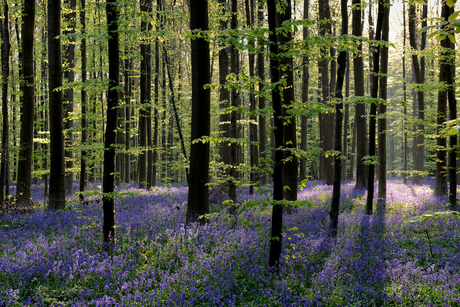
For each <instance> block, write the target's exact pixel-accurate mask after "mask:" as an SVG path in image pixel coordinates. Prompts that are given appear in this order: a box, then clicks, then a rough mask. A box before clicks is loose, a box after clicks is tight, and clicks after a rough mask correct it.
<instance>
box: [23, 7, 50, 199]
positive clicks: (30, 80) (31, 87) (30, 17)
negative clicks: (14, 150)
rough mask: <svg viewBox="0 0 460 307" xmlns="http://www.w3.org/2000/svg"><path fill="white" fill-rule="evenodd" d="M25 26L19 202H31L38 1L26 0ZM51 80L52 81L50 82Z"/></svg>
mask: <svg viewBox="0 0 460 307" xmlns="http://www.w3.org/2000/svg"><path fill="white" fill-rule="evenodd" d="M22 18H23V26H22V37H21V38H22V69H21V79H22V92H23V96H22V108H21V132H20V143H19V146H20V148H19V157H18V179H17V189H16V198H17V201H18V203H19V204H22V205H23V206H27V207H28V206H29V204H30V180H31V173H32V148H33V147H32V146H33V136H34V109H35V97H34V95H35V81H34V33H35V1H34V0H25V2H24V12H23V17H22ZM50 84H51V83H50Z"/></svg>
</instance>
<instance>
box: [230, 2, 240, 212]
mask: <svg viewBox="0 0 460 307" xmlns="http://www.w3.org/2000/svg"><path fill="white" fill-rule="evenodd" d="M231 12H232V19H231V25H230V27H231V29H232V30H233V29H237V28H238V0H232V1H231ZM239 62H240V61H239V52H238V49H237V47H236V45H235V44H231V45H230V71H231V73H232V74H234V75H236V76H237V75H238V74H239V70H240V69H239V68H240V67H239ZM239 98H240V97H239V92H238V90H237V89H236V88H232V90H231V92H230V99H231V106H232V111H231V113H230V138H231V139H232V140H233V141H232V143H231V144H230V181H229V189H228V198H229V199H230V200H232V201H233V203H234V204H236V182H235V181H236V180H237V176H238V172H237V166H238V163H239V161H238V147H239V146H238V145H237V144H236V142H235V141H236V139H237V138H238V137H239V135H238V124H237V112H236V108H238V106H239ZM229 212H230V213H231V214H235V213H236V207H235V206H231V207H230V208H229Z"/></svg>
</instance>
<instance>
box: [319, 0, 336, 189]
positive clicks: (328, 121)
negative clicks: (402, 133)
mask: <svg viewBox="0 0 460 307" xmlns="http://www.w3.org/2000/svg"><path fill="white" fill-rule="evenodd" d="M318 6H319V15H318V16H319V20H325V19H330V16H331V14H330V8H329V0H321V1H319V2H318ZM330 32H331V27H330V24H329V23H323V24H322V25H320V35H321V36H325V35H326V34H327V33H330ZM323 52H324V53H326V50H323ZM319 69H320V74H321V90H322V102H323V104H324V105H325V106H329V102H330V101H329V100H330V99H329V86H330V84H329V60H328V59H327V58H326V57H322V59H321V60H320V62H319ZM320 125H322V129H321V130H322V131H321V132H322V133H320V135H321V147H322V149H323V153H322V156H324V153H325V152H327V151H330V150H333V148H334V115H333V114H332V113H331V112H327V113H324V114H322V115H321V121H320ZM333 159H334V158H333V157H332V156H331V155H330V156H329V157H327V158H326V157H324V158H323V160H322V162H323V163H321V168H322V171H321V173H322V174H323V176H322V180H326V184H328V185H332V184H333V182H334V167H333V165H332V163H333V161H334V160H333Z"/></svg>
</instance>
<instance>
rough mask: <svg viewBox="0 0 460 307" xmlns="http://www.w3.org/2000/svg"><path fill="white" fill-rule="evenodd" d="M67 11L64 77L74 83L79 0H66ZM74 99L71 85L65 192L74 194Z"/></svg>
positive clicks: (67, 98) (67, 101)
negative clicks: (75, 35)
mask: <svg viewBox="0 0 460 307" xmlns="http://www.w3.org/2000/svg"><path fill="white" fill-rule="evenodd" d="M64 3H65V4H66V6H67V7H66V9H67V10H68V11H67V13H65V14H64V18H65V21H66V30H65V31H64V35H67V36H69V38H68V42H67V44H65V45H64V52H65V57H66V58H67V68H66V69H65V70H64V79H65V80H66V81H67V82H68V83H73V82H74V80H75V72H74V69H75V37H74V34H75V28H76V23H77V21H76V20H77V12H76V7H77V1H76V0H65V1H64ZM73 99H74V91H73V87H72V86H70V87H69V88H68V89H66V90H65V91H64V101H65V110H64V112H65V130H66V139H65V142H66V144H65V147H66V149H65V152H64V154H65V158H66V159H65V167H66V169H67V171H66V173H65V193H66V194H67V195H72V188H73V177H74V176H73V165H74V163H73V151H72V147H73V132H72V129H73V119H72V117H71V116H72V113H73Z"/></svg>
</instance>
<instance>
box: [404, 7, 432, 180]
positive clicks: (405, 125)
mask: <svg viewBox="0 0 460 307" xmlns="http://www.w3.org/2000/svg"><path fill="white" fill-rule="evenodd" d="M403 25H404V34H403V59H402V63H403V67H402V69H403V71H402V72H403V93H404V94H403V95H404V96H403V108H404V111H403V112H404V119H403V144H404V145H403V146H404V151H403V182H404V184H405V183H407V158H408V152H409V151H408V148H407V118H406V117H407V81H406V77H407V75H406V37H407V36H406V33H407V31H406V3H405V2H403ZM438 134H439V133H438ZM437 164H438V163H436V165H437ZM436 182H437V181H436Z"/></svg>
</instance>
